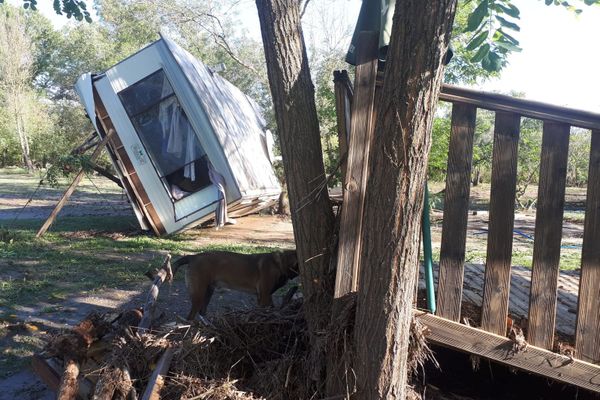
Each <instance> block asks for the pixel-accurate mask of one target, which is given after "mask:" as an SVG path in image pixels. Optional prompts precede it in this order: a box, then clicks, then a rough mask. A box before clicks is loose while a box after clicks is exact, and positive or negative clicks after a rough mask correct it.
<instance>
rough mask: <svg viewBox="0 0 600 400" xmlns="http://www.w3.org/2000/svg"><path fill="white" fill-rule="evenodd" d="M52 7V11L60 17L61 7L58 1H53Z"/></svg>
mask: <svg viewBox="0 0 600 400" xmlns="http://www.w3.org/2000/svg"><path fill="white" fill-rule="evenodd" d="M52 7H53V8H54V11H55V12H56V13H57V14H58V15H62V10H61V7H60V0H54V2H53V3H52Z"/></svg>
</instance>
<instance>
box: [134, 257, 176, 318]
mask: <svg viewBox="0 0 600 400" xmlns="http://www.w3.org/2000/svg"><path fill="white" fill-rule="evenodd" d="M172 276H173V273H172V271H171V255H170V254H167V256H166V257H165V261H164V262H163V266H162V268H161V269H160V271H158V273H157V274H156V276H155V277H154V282H152V286H151V287H150V290H149V291H148V296H147V298H146V304H144V313H143V316H142V320H141V321H140V324H139V325H138V328H140V329H150V326H151V325H152V321H153V320H154V316H155V313H156V299H157V298H158V292H159V288H160V286H161V285H162V284H163V282H164V281H165V279H171V278H172Z"/></svg>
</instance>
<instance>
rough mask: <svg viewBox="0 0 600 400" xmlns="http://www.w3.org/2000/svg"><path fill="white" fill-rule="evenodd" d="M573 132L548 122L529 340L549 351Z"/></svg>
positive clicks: (530, 299)
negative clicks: (569, 153)
mask: <svg viewBox="0 0 600 400" xmlns="http://www.w3.org/2000/svg"><path fill="white" fill-rule="evenodd" d="M569 134H570V126H569V125H567V124H563V123H556V122H544V135H543V137H542V157H541V163H540V164H541V165H540V183H539V187H538V201H537V210H536V213H535V236H534V237H535V241H534V243H533V270H532V273H531V294H530V298H529V324H528V328H529V329H528V332H527V340H528V342H529V343H530V344H532V345H534V346H538V347H543V348H545V349H548V350H551V349H552V348H553V345H554V343H553V342H554V329H555V326H554V325H555V321H556V290H557V286H558V272H559V269H558V268H559V261H560V242H561V239H562V222H563V209H564V205H565V184H566V175H567V155H568V152H569ZM596 245H597V244H596Z"/></svg>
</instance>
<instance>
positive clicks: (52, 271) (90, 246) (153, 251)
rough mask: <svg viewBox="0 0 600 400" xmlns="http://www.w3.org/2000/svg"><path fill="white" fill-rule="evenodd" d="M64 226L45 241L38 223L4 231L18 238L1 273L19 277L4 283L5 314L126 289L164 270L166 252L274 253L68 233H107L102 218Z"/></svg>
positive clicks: (185, 238)
mask: <svg viewBox="0 0 600 400" xmlns="http://www.w3.org/2000/svg"><path fill="white" fill-rule="evenodd" d="M62 222H63V223H64V224H65V226H63V227H62V228H60V227H59V229H55V230H54V231H53V232H50V233H47V234H46V235H45V236H43V237H42V238H40V239H37V238H35V229H32V227H36V228H37V224H34V223H31V224H30V223H29V222H27V221H21V222H20V223H19V225H20V226H19V227H11V228H4V230H9V231H10V232H11V233H12V234H13V235H14V236H15V237H16V238H17V239H16V240H14V239H13V240H12V241H9V242H0V259H2V260H3V262H2V264H4V265H3V270H2V271H0V274H1V275H2V276H6V275H10V276H12V277H17V278H12V279H8V278H3V279H2V280H1V281H0V309H3V310H4V312H5V313H6V312H12V310H14V308H15V306H16V305H20V306H24V305H35V304H36V303H38V302H39V301H40V300H42V299H48V298H53V299H56V300H62V299H64V298H66V297H68V295H69V294H70V293H78V292H82V291H99V290H102V289H103V288H113V287H119V288H122V289H126V288H128V287H131V286H133V285H134V284H137V283H139V282H142V281H144V279H145V278H144V276H143V273H144V272H145V271H147V270H148V269H150V268H155V267H158V266H160V264H161V263H162V260H163V254H165V253H166V252H169V253H172V254H173V255H179V254H182V253H195V252H199V251H203V250H229V251H236V252H241V253H256V252H262V251H270V250H273V249H272V248H269V247H263V246H253V245H244V244H234V245H232V244H227V245H225V244H220V245H204V246H200V245H198V244H197V243H196V242H195V241H194V240H193V239H191V236H189V235H186V234H180V235H174V236H172V237H167V238H156V237H153V236H147V235H144V234H138V235H133V236H125V235H117V236H116V237H112V236H111V235H110V233H114V232H115V230H114V229H113V230H111V231H108V232H103V233H98V234H96V235H84V236H82V237H78V236H76V235H72V234H70V233H67V232H68V231H69V230H76V231H77V230H80V229H81V228H82V227H83V226H85V227H87V228H88V230H90V229H91V230H95V231H98V232H102V231H105V228H106V225H110V222H109V221H106V218H102V219H99V220H98V221H97V222H98V224H97V225H95V224H94V223H93V222H94V220H93V219H90V218H89V217H85V218H83V217H81V218H75V217H74V218H71V219H70V220H69V221H62ZM38 224H39V221H38ZM67 228H69V230H67ZM63 229H64V230H63ZM116 232H117V233H118V231H116Z"/></svg>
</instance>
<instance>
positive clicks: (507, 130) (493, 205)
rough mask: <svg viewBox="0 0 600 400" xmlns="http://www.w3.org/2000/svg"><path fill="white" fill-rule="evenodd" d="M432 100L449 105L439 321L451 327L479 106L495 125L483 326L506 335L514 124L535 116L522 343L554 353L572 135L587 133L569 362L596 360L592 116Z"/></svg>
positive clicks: (495, 102) (517, 104)
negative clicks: (536, 147) (536, 161)
mask: <svg viewBox="0 0 600 400" xmlns="http://www.w3.org/2000/svg"><path fill="white" fill-rule="evenodd" d="M440 100H443V101H448V102H451V103H452V133H451V138H450V148H449V153H448V170H447V179H446V192H445V201H444V220H443V226H442V243H441V253H440V270H439V286H438V293H437V295H438V313H437V314H438V316H440V317H443V318H446V319H450V320H453V321H458V319H459V317H460V307H461V299H462V285H463V274H464V261H465V241H466V232H467V225H466V224H467V214H468V206H469V188H470V180H471V161H472V149H473V135H474V132H475V116H476V112H477V108H484V109H487V110H491V111H494V112H495V127H494V145H493V156H492V181H491V194H490V209H489V234H488V242H487V257H486V265H485V279H484V296H483V304H482V321H481V328H482V329H484V330H486V331H489V332H492V333H495V334H498V335H505V334H506V317H507V314H508V304H509V302H508V298H509V295H510V293H509V291H510V274H511V258H512V241H513V224H514V209H515V200H516V199H515V192H516V178H517V154H518V144H519V133H520V121H521V118H522V117H529V118H533V119H539V120H542V121H543V138H542V148H541V165H540V179H539V186H538V200H537V209H536V221H535V234H534V250H533V264H532V281H531V293H530V304H529V318H528V332H527V341H528V342H529V343H530V344H531V345H534V346H537V347H541V348H545V349H552V348H553V343H554V332H555V322H556V303H557V282H558V276H559V260H560V250H561V239H562V222H563V210H564V202H565V186H566V172H567V156H568V148H569V135H570V128H571V127H572V126H575V127H580V128H586V129H591V130H592V143H591V153H590V163H589V176H588V188H587V200H586V215H585V226H584V236H583V249H582V263H581V276H580V290H579V305H578V310H577V327H576V329H575V332H576V335H575V346H576V357H577V358H579V359H581V360H584V361H591V362H600V115H599V114H593V113H589V112H584V111H579V110H573V109H569V108H564V107H557V106H553V105H548V104H544V103H539V102H533V101H529V100H523V99H516V98H513V97H510V96H504V95H499V94H493V93H483V92H478V91H474V90H469V89H463V88H458V87H455V86H449V85H445V86H444V87H443V90H442V93H441V95H440Z"/></svg>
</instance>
